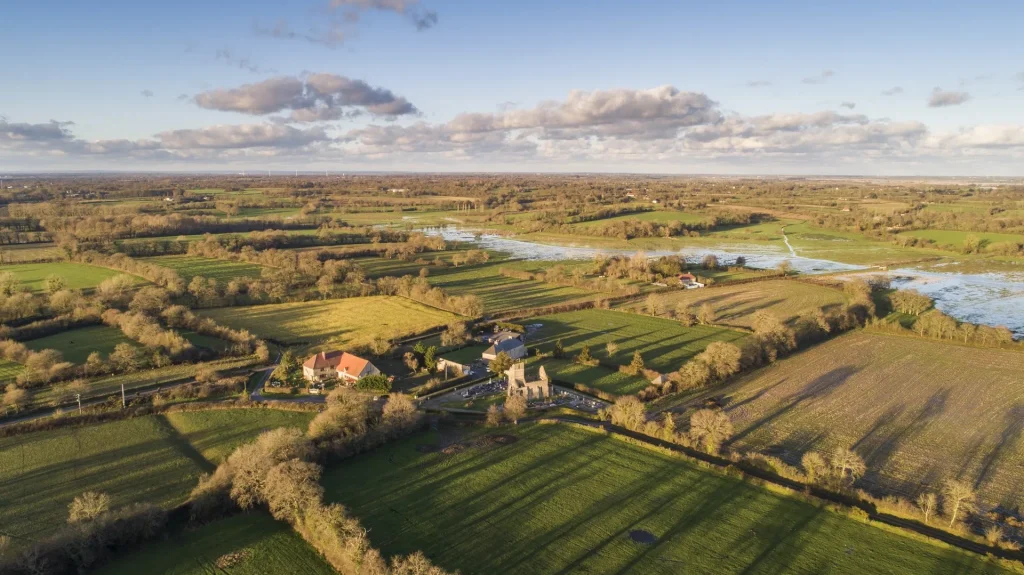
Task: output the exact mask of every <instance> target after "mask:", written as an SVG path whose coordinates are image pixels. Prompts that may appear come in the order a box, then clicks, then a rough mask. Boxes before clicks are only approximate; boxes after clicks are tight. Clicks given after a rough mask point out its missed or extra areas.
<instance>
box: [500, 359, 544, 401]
mask: <svg viewBox="0 0 1024 575" xmlns="http://www.w3.org/2000/svg"><path fill="white" fill-rule="evenodd" d="M505 375H506V376H508V396H509V397H512V396H515V395H521V396H523V397H525V398H526V399H528V400H529V399H542V398H545V397H551V380H549V379H548V374H547V372H546V371H544V366H541V367H540V370H539V372H538V373H537V377H536V378H533V377H528V376H527V374H526V364H525V363H522V362H520V363H514V364H512V367H510V368H509V369H508V371H506V372H505Z"/></svg>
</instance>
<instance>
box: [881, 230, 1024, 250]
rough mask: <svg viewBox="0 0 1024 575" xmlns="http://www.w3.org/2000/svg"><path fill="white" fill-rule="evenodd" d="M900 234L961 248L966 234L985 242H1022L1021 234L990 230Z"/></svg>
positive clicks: (908, 232)
mask: <svg viewBox="0 0 1024 575" xmlns="http://www.w3.org/2000/svg"><path fill="white" fill-rule="evenodd" d="M900 235H903V236H912V237H915V238H922V239H926V240H931V241H933V242H935V243H936V244H937V245H939V246H952V247H955V248H962V247H963V246H964V242H965V241H966V240H967V237H968V236H974V237H977V238H978V239H980V240H982V241H983V242H985V243H987V244H995V243H999V242H1016V243H1024V235H1022V234H997V233H991V232H961V231H956V230H911V231H907V232H902V233H901V234H900Z"/></svg>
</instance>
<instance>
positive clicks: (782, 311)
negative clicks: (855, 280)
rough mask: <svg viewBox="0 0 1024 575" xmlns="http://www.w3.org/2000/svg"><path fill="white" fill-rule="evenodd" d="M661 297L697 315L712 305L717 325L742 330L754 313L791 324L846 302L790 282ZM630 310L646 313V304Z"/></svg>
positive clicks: (824, 291)
mask: <svg viewBox="0 0 1024 575" xmlns="http://www.w3.org/2000/svg"><path fill="white" fill-rule="evenodd" d="M661 297H662V300H663V301H664V302H665V305H666V307H667V308H668V309H670V310H675V309H676V306H678V305H680V304H683V305H688V306H690V309H691V310H692V311H693V313H697V310H699V309H700V308H701V306H703V305H704V304H708V305H710V306H711V309H713V310H714V311H715V323H719V324H723V325H730V326H738V327H750V325H751V320H752V319H753V315H754V312H756V311H758V310H767V311H769V312H771V313H773V314H775V316H776V317H778V318H779V319H781V320H783V321H790V320H794V319H796V318H798V317H800V316H801V315H804V314H806V313H813V312H814V311H815V310H817V309H818V308H821V307H826V308H830V307H833V306H840V305H842V304H843V303H845V301H846V298H845V296H844V295H843V293H842V292H841V291H839V290H837V289H834V288H830V287H825V286H819V285H813V284H809V283H804V282H800V281H790V280H767V281H762V282H754V283H748V284H741V285H737V286H723V287H715V288H711V289H692V290H679V291H676V292H671V293H668V294H664V295H662V296H661ZM629 307H630V309H641V310H642V309H643V307H644V304H643V303H637V304H631V305H630V306H629Z"/></svg>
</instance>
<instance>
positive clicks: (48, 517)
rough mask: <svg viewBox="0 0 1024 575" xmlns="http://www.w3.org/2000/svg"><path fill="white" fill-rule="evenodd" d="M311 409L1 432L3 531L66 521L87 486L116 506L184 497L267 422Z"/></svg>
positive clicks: (32, 530) (286, 420)
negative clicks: (70, 506) (4, 435)
mask: <svg viewBox="0 0 1024 575" xmlns="http://www.w3.org/2000/svg"><path fill="white" fill-rule="evenodd" d="M312 415H313V414H311V413H303V412H286V411H273V410H264V409H252V410H222V411H209V412H194V413H169V414H165V415H152V416H146V417H140V418H135V419H128V420H123V421H116V422H111V423H104V424H100V425H92V426H86V427H68V428H63V429H55V430H51V431H41V432H36V433H29V434H23V435H17V436H13V437H7V438H0V485H2V487H3V488H2V489H0V531H2V532H5V533H11V534H14V535H17V536H22V537H26V536H27V537H38V536H40V535H43V534H46V533H48V532H51V531H53V530H54V529H55V528H56V527H58V526H59V525H60V524H62V523H64V521H65V519H66V517H67V506H68V504H69V503H70V502H71V500H72V499H74V497H75V496H77V495H79V494H80V493H82V492H83V491H89V490H92V491H100V492H103V493H107V494H108V495H110V497H111V504H112V505H114V506H120V505H125V504H127V503H131V502H141V501H148V502H151V503H155V504H158V505H174V504H177V503H180V502H181V501H183V500H184V499H185V497H186V496H187V495H188V493H189V491H190V490H191V489H192V488H193V487H194V486H195V483H196V481H197V480H198V478H199V475H200V474H202V473H206V472H209V471H212V470H213V468H214V467H215V466H216V464H217V463H219V462H220V461H221V459H223V457H224V456H225V455H226V454H227V453H229V452H230V451H231V450H232V449H234V447H236V446H237V445H239V444H241V443H243V442H245V441H247V440H249V439H252V438H253V437H255V436H256V435H257V434H258V433H259V432H261V431H262V430H265V429H272V428H275V427H281V426H294V427H305V426H306V425H307V424H308V422H309V420H310V419H311V418H312Z"/></svg>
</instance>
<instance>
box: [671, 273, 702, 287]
mask: <svg viewBox="0 0 1024 575" xmlns="http://www.w3.org/2000/svg"><path fill="white" fill-rule="evenodd" d="M676 278H678V279H679V283H681V284H683V287H684V288H686V289H693V288H702V287H704V284H702V283H700V282H698V281H697V276H695V275H693V274H679V275H677V276H676Z"/></svg>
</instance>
